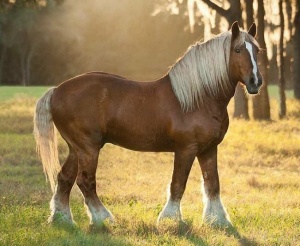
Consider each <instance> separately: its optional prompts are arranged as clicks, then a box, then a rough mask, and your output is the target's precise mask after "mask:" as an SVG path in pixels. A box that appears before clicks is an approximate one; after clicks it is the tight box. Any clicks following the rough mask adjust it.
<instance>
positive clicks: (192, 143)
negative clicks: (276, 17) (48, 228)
mask: <svg viewBox="0 0 300 246" xmlns="http://www.w3.org/2000/svg"><path fill="white" fill-rule="evenodd" d="M255 35H256V25H255V24H254V23H253V25H252V26H251V27H250V29H249V31H248V33H247V32H245V31H243V30H241V29H240V28H239V26H238V24H237V22H235V23H234V24H233V25H232V27H231V30H230V31H228V32H224V33H222V34H220V35H218V36H216V37H214V38H212V39H210V40H208V41H207V42H203V43H196V44H195V45H193V46H191V47H190V48H189V49H188V51H187V52H186V54H185V55H184V56H183V57H182V58H180V59H179V60H178V61H177V63H176V64H175V65H174V66H173V67H172V68H171V69H170V71H169V73H168V74H166V75H165V76H164V77H162V78H160V79H158V80H157V81H153V82H147V83H145V82H144V83H142V82H135V81H131V80H128V79H126V78H123V77H119V76H116V75H113V74H107V73H102V72H91V73H86V74H83V75H80V76H78V77H75V78H72V79H70V80H67V81H65V82H64V83H62V84H61V85H59V86H58V87H56V88H52V89H50V90H49V91H48V92H46V93H45V94H44V95H43V96H42V97H41V98H40V99H39V101H38V102H37V105H36V112H35V117H34V133H35V138H36V142H37V148H38V151H39V154H40V156H41V160H42V163H43V167H44V171H45V173H46V174H47V176H48V179H49V180H50V183H51V187H52V190H53V192H54V195H53V198H52V200H51V203H50V204H51V210H52V213H51V216H50V218H49V221H50V222H52V221H54V220H55V219H56V218H60V219H64V220H66V221H67V222H70V223H73V218H72V214H71V211H70V207H69V196H70V191H71V188H72V186H73V185H74V183H75V180H76V183H77V185H78V186H79V188H80V190H81V192H82V194H83V196H84V199H85V204H86V206H87V209H88V214H89V216H90V220H91V224H101V223H102V222H103V220H105V219H107V218H108V219H110V220H111V221H113V216H112V214H111V213H110V211H109V210H108V209H107V208H105V206H104V205H103V204H102V202H101V201H100V199H99V198H98V196H97V193H96V178H95V176H96V169H97V165H98V156H99V151H100V150H101V148H102V147H103V146H104V145H105V144H106V143H111V144H115V145H119V146H122V147H124V148H128V149H131V150H136V151H154V152H162V151H164V152H174V153H175V160H174V170H173V176H172V182H171V185H170V192H169V196H168V200H167V202H166V205H165V207H164V208H163V210H162V212H161V213H160V215H159V217H158V221H159V220H161V219H163V218H166V217H169V218H174V219H177V220H181V219H182V214H181V207H180V200H181V198H182V196H183V193H184V190H185V187H186V182H187V179H188V176H189V173H190V170H191V166H192V164H193V162H194V159H195V157H197V158H198V160H199V163H200V167H201V170H202V175H203V180H204V189H203V195H204V199H203V200H204V211H203V220H204V222H206V223H209V224H212V225H218V226H228V225H230V219H229V216H228V214H227V212H226V209H225V208H224V207H223V205H222V202H221V199H220V187H219V177H218V170H217V146H218V144H219V143H220V142H221V141H222V140H223V138H224V136H225V133H226V131H227V128H228V124H229V119H228V113H227V105H228V103H229V100H230V99H231V98H232V96H233V95H234V92H235V87H236V85H237V83H238V82H239V81H240V82H241V83H243V84H244V85H245V86H246V89H247V91H248V93H250V94H257V93H258V91H259V88H260V86H261V84H262V77H261V74H260V72H259V70H258V68H257V63H256V61H257V53H258V51H259V46H258V43H257V42H256V41H255V39H254V37H255ZM56 129H57V130H58V131H59V133H60V134H61V136H62V137H63V138H64V140H65V141H66V142H67V144H68V147H69V155H68V157H67V159H66V161H65V163H64V164H63V165H62V167H60V165H59V161H58V153H57V140H56V137H55V133H56Z"/></svg>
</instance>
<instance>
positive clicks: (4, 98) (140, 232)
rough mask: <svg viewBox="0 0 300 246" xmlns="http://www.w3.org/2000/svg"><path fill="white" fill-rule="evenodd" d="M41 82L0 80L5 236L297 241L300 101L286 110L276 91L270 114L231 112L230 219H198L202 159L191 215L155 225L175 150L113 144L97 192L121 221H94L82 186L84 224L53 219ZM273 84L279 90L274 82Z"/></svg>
mask: <svg viewBox="0 0 300 246" xmlns="http://www.w3.org/2000/svg"><path fill="white" fill-rule="evenodd" d="M44 91H46V88H45V87H28V88H23V87H0V245H300V182H299V180H300V179H299V176H300V175H299V174H300V165H299V162H300V124H299V122H300V103H299V102H297V101H295V100H293V99H291V98H289V99H288V101H287V108H288V116H287V118H286V119H283V120H279V119H278V117H277V111H278V110H277V109H278V106H277V103H276V101H275V100H274V99H272V119H273V120H272V121H270V122H263V121H262V122H256V121H252V120H250V121H244V120H231V123H230V127H229V131H228V133H227V135H226V137H225V140H224V141H223V143H222V144H221V145H220V146H219V156H218V158H219V173H220V180H221V194H222V198H223V203H224V204H225V206H226V208H227V210H228V212H229V214H230V216H231V220H232V222H233V224H234V228H233V229H230V230H220V229H211V228H209V227H207V226H203V225H202V224H201V216H202V209H203V205H202V201H201V199H202V197H201V193H200V182H201V173H200V168H199V165H198V163H197V162H195V163H194V166H193V169H192V172H191V175H190V177H189V181H188V184H187V190H186V192H185V195H184V197H183V201H182V210H183V216H184V218H185V221H186V224H177V223H175V222H168V221H167V222H165V223H163V224H161V225H160V226H158V227H157V226H156V219H157V216H158V213H159V212H160V210H161V209H162V207H163V205H164V203H165V199H166V188H167V185H168V183H169V182H170V179H171V175H172V169H173V165H172V160H173V155H172V154H168V153H160V154H154V153H138V152H132V151H128V150H125V149H121V148H118V147H115V146H112V145H107V146H105V147H104V149H103V150H102V152H101V154H100V158H99V167H98V170H97V180H98V193H99V196H101V198H102V200H103V201H104V203H105V205H106V206H107V207H108V208H109V209H110V210H111V212H112V213H113V214H114V215H115V217H116V222H115V224H110V223H107V224H106V227H104V228H102V229H96V230H93V229H91V228H90V227H89V221H88V217H87V215H86V213H85V208H84V206H83V199H82V197H81V195H80V193H79V191H78V189H77V187H74V189H73V191H72V198H71V207H72V212H73V216H74V220H75V221H76V222H77V226H76V227H74V228H70V227H67V226H61V227H58V226H51V225H48V224H47V218H48V216H49V201H50V199H51V190H50V186H49V184H48V183H46V182H45V177H44V174H43V171H42V166H41V164H40V161H39V160H38V158H37V156H36V153H35V143H34V139H33V136H32V115H33V110H34V104H35V101H36V98H37V97H38V96H40V95H41V94H42V93H43V92H44ZM289 93H290V92H289ZM271 94H272V98H275V96H276V95H275V94H276V92H275V89H274V88H271ZM288 95H289V97H291V93H290V94H288ZM230 107H231V108H232V105H230ZM231 111H232V109H231ZM59 147H60V157H61V161H63V160H64V158H65V157H66V155H67V152H66V145H65V144H64V143H63V141H62V140H61V139H60V144H59Z"/></svg>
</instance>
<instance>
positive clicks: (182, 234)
mask: <svg viewBox="0 0 300 246" xmlns="http://www.w3.org/2000/svg"><path fill="white" fill-rule="evenodd" d="M52 225H53V226H54V227H55V228H57V229H59V230H64V231H65V232H67V233H68V234H69V236H68V237H67V238H60V239H58V241H56V242H55V243H59V244H61V245H64V244H68V245H69V244H72V242H76V243H75V244H74V245H90V244H91V245H117V246H118V245H120V246H121V245H122V246H123V245H133V244H132V243H130V242H128V241H126V239H124V237H126V236H125V235H114V228H113V227H110V226H107V225H106V224H105V223H103V224H101V225H96V226H95V225H90V226H89V227H88V229H87V230H82V228H80V227H78V226H76V225H70V224H63V225H62V224H61V223H60V224H57V223H53V224H52ZM135 229H136V230H135V231H134V232H133V235H132V236H133V237H134V236H136V237H139V238H144V239H149V238H151V237H152V236H157V237H158V238H159V239H158V241H159V242H161V243H162V244H164V243H166V242H167V241H168V240H171V241H172V239H171V238H169V239H168V238H164V236H165V235H167V237H168V236H174V237H178V238H182V239H185V240H188V241H189V242H190V243H191V244H193V245H203V246H206V245H209V243H208V242H207V241H206V240H205V239H203V237H202V236H201V232H203V234H204V235H205V234H207V233H214V232H215V233H218V232H220V233H222V234H223V233H224V234H225V235H226V236H228V237H234V238H235V239H236V240H237V242H238V244H239V245H241V246H248V245H249V246H250V245H251V246H253V245H254V246H255V245H259V244H258V243H257V242H256V241H255V240H253V239H248V238H246V237H244V236H242V235H241V234H240V233H239V232H238V230H237V228H235V227H233V226H231V227H227V228H226V229H224V228H223V229H222V228H211V227H208V226H205V225H202V226H201V227H200V228H195V227H194V226H193V222H192V221H184V222H178V223H174V221H172V220H170V221H169V220H166V221H163V222H160V224H159V225H158V226H156V225H155V224H152V223H146V222H144V221H141V222H140V223H139V225H138V226H137V227H136V228H135ZM117 234H118V233H117ZM70 238H72V240H71V242H70ZM66 240H67V241H66ZM160 240H161V241H160Z"/></svg>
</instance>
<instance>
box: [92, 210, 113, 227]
mask: <svg viewBox="0 0 300 246" xmlns="http://www.w3.org/2000/svg"><path fill="white" fill-rule="evenodd" d="M89 215H90V218H91V223H90V225H94V226H97V227H98V226H100V227H101V226H102V225H103V223H104V221H108V222H110V223H114V222H115V218H114V216H113V215H112V213H111V212H110V211H109V210H108V209H106V208H105V207H102V208H101V209H99V210H98V211H95V210H91V211H90V214H89Z"/></svg>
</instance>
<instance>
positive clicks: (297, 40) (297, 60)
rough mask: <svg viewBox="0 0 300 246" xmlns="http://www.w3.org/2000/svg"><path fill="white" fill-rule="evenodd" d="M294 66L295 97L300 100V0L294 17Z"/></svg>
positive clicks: (297, 1)
mask: <svg viewBox="0 0 300 246" xmlns="http://www.w3.org/2000/svg"><path fill="white" fill-rule="evenodd" d="M294 28H295V29H294V36H293V43H294V66H293V82H294V95H295V98H296V99H298V100H300V69H299V68H300V0H296V14H295V18H294Z"/></svg>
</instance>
